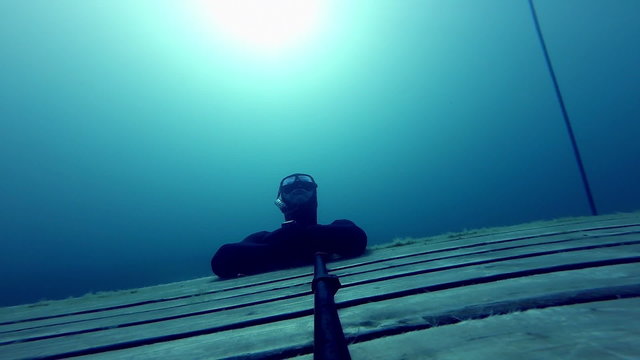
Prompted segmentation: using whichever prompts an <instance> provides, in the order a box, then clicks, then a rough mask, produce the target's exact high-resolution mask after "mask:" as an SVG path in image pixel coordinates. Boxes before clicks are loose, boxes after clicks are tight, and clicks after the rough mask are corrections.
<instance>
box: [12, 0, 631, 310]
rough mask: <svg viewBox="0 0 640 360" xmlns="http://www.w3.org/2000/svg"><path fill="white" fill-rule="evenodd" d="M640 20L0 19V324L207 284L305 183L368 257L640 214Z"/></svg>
mask: <svg viewBox="0 0 640 360" xmlns="http://www.w3.org/2000/svg"><path fill="white" fill-rule="evenodd" d="M638 14H640V2H638V1H636V0H614V1H606V0H560V1H558V0H533V1H527V0H517V1H515V0H482V1H477V0H453V1H450V0H447V1H443V0H440V1H438V0H409V1H362V0H358V1H348V2H346V1H321V0H317V1H311V0H310V1H305V2H292V1H285V0H279V1H276V0H274V1H269V2H268V1H251V0H237V1H205V0H188V1H180V2H170V1H160V2H158V1H149V0H141V1H135V2H131V1H109V2H106V1H78V0H61V1H55V2H53V1H43V0H34V1H3V2H0V52H1V53H0V79H1V81H0V169H2V176H1V177H0V273H2V274H3V281H2V282H1V283H0V286H1V291H2V297H1V298H0V306H9V305H16V304H25V303H31V302H37V301H40V300H45V299H64V298H68V297H72V296H81V295H83V294H86V293H91V292H93V293H96V292H103V291H110V290H118V289H131V288H139V287H143V286H149V285H154V284H162V283H169V282H175V281H181V280H189V279H194V278H199V277H205V276H210V275H211V274H212V273H211V265H210V260H211V257H212V256H213V255H214V253H215V252H216V251H217V250H218V249H219V248H220V247H221V246H222V245H223V244H227V243H234V242H239V241H241V240H243V239H244V238H245V237H247V236H248V235H249V234H253V233H257V232H259V231H273V230H275V229H277V228H279V227H280V226H281V223H282V222H283V220H284V219H283V212H282V211H281V208H280V209H279V207H278V206H276V204H274V201H275V200H276V197H277V195H278V194H279V186H280V185H281V180H283V178H284V177H286V176H287V175H290V174H293V173H305V174H309V175H312V176H313V179H314V180H315V182H316V183H317V221H318V223H320V224H330V223H332V222H333V221H334V220H337V219H348V220H351V221H353V222H354V223H355V224H357V226H358V227H360V228H361V229H363V230H364V231H365V232H366V235H367V241H368V246H370V247H372V246H380V245H383V244H386V243H390V242H392V241H394V240H396V241H409V242H410V241H411V240H410V239H412V238H421V237H426V236H435V235H439V234H443V233H449V232H462V231H464V230H465V229H475V228H485V227H494V226H506V225H515V224H520V223H523V222H530V221H537V220H550V219H556V218H563V217H574V216H587V215H595V214H612V213H618V212H631V211H635V210H638V209H639V208H640V187H639V186H638V184H640V166H639V165H638V164H639V163H640V162H639V159H640V143H639V142H638V138H640V67H639V66H638V64H640V42H638V40H637V39H638V38H639V37H640V22H639V21H638ZM265 256H266V255H265Z"/></svg>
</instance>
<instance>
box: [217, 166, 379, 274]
mask: <svg viewBox="0 0 640 360" xmlns="http://www.w3.org/2000/svg"><path fill="white" fill-rule="evenodd" d="M317 188H318V185H317V184H316V182H315V180H314V179H313V177H311V175H307V174H300V173H295V174H291V175H289V176H287V177H285V178H284V179H282V181H280V187H279V189H278V195H277V196H276V200H275V204H276V206H278V208H279V209H280V211H282V213H283V214H284V220H285V221H284V222H283V223H282V225H281V227H280V228H279V229H276V230H274V231H272V232H269V231H260V232H257V233H254V234H251V235H249V236H247V237H246V238H245V239H244V240H242V241H241V242H239V243H232V244H225V245H222V246H221V247H220V248H219V249H218V251H217V252H216V253H215V255H214V256H213V258H212V259H211V270H213V272H214V273H215V274H216V275H218V276H219V277H221V278H233V277H236V276H239V275H251V274H257V273H263V272H267V271H272V270H277V269H284V268H291V267H296V266H302V265H309V264H312V263H313V259H314V254H316V253H318V252H321V253H326V254H332V255H338V256H340V257H354V256H359V255H361V254H363V253H364V251H365V249H366V247H367V235H366V234H365V232H364V231H363V230H362V229H360V228H359V227H358V226H356V224H354V223H353V222H352V221H350V220H344V219H342V220H335V221H334V222H332V223H331V224H329V225H321V224H318V221H317V209H318V197H317Z"/></svg>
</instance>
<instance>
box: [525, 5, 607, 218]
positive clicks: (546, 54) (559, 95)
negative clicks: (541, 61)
mask: <svg viewBox="0 0 640 360" xmlns="http://www.w3.org/2000/svg"><path fill="white" fill-rule="evenodd" d="M529 6H530V7H531V15H532V16H533V22H534V24H535V27H536V32H537V33H538V38H539V39H540V45H542V51H543V52H544V58H545V60H546V62H547V68H548V69H549V74H550V75H551V80H553V87H554V88H555V90H556V96H557V98H558V103H559V104H560V109H561V110H562V117H563V118H564V123H565V125H566V126H567V132H568V133H569V139H571V145H572V146H573V154H574V155H575V158H576V162H577V163H578V168H579V169H580V176H581V177H582V183H583V184H584V190H585V192H586V195H587V200H588V201H589V207H590V208H591V214H592V215H598V211H597V209H596V204H595V202H594V201H593V195H591V188H590V187H589V180H588V179H587V173H586V172H585V170H584V165H583V164H582V158H581V157H580V150H579V149H578V144H577V142H576V138H575V136H574V135H573V128H572V126H571V121H570V120H569V114H568V113H567V108H566V107H565V105H564V100H563V98H562V93H561V92H560V87H559V86H558V80H557V79H556V74H555V72H554V71H553V66H552V65H551V59H550V58H549V52H548V51H547V45H546V44H545V42H544V37H543V36H542V31H541V30H540V23H539V22H538V15H537V14H536V8H535V7H534V6H533V0H529Z"/></svg>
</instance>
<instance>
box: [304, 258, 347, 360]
mask: <svg viewBox="0 0 640 360" xmlns="http://www.w3.org/2000/svg"><path fill="white" fill-rule="evenodd" d="M324 256H325V254H324V253H317V254H316V255H315V268H314V277H313V283H312V285H311V288H312V289H313V293H314V310H313V332H314V334H313V358H314V360H350V359H351V355H350V354H349V348H348V347H347V341H346V340H345V338H344V332H343V331H342V325H341V324H340V318H339V317H338V310H337V309H336V304H335V302H334V300H333V296H334V295H335V293H336V292H337V291H338V289H339V288H340V280H338V277H337V276H335V275H329V274H328V273H327V266H326V265H325V259H324Z"/></svg>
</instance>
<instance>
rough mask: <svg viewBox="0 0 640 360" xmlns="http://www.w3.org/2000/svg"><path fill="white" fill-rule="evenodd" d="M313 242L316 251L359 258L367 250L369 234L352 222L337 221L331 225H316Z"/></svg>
mask: <svg viewBox="0 0 640 360" xmlns="http://www.w3.org/2000/svg"><path fill="white" fill-rule="evenodd" d="M311 242H312V243H313V247H314V248H315V250H316V251H325V252H329V253H334V254H338V255H341V256H358V255H362V253H364V251H365V249H366V248H367V234H366V233H365V232H364V231H363V230H362V229H361V228H359V227H358V226H356V224H354V223H353V222H352V221H350V220H336V221H334V222H332V223H331V224H330V225H314V226H313V227H312V229H311Z"/></svg>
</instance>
